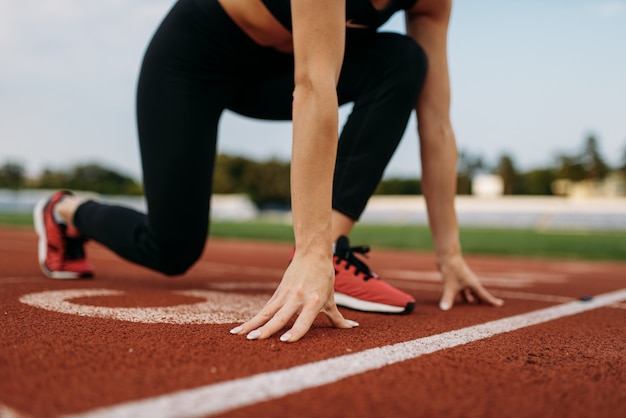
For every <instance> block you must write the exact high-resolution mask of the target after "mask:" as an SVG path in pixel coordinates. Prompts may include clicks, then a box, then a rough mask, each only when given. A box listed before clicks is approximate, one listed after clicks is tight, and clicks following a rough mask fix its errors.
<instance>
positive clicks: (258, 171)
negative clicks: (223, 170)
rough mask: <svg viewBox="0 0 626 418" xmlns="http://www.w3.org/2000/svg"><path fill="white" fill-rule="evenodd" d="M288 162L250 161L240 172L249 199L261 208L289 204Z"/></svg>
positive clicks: (281, 207) (287, 206)
mask: <svg viewBox="0 0 626 418" xmlns="http://www.w3.org/2000/svg"><path fill="white" fill-rule="evenodd" d="M289 175H290V164H289V163H284V162H281V161H278V160H275V159H273V160H270V161H267V162H264V163H257V162H250V163H249V164H248V165H247V166H246V169H245V170H244V172H243V174H242V179H241V180H242V185H243V188H244V190H245V191H246V193H247V194H248V195H249V196H250V199H251V200H252V201H253V202H254V203H255V204H256V205H257V207H259V208H261V209H263V208H279V209H287V208H289V207H290V206H291V190H290V181H289Z"/></svg>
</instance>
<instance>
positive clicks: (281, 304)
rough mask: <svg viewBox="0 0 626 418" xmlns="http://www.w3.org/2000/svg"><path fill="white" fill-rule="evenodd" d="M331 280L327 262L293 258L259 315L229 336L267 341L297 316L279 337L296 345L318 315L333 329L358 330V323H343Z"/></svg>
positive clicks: (344, 321) (331, 269)
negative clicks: (321, 315) (237, 335)
mask: <svg viewBox="0 0 626 418" xmlns="http://www.w3.org/2000/svg"><path fill="white" fill-rule="evenodd" d="M334 276H335V270H334V269H333V266H332V263H331V261H330V259H329V260H327V261H326V262H320V261H319V260H312V259H310V258H306V257H301V258H298V257H294V259H293V260H292V261H291V263H290V264H289V267H288V268H287V270H286V271H285V274H284V275H283V279H282V281H281V282H280V285H279V286H278V288H277V289H276V291H275V292H274V295H273V296H272V297H271V299H270V300H269V301H268V302H267V303H266V304H265V306H264V307H263V309H262V310H261V312H259V313H258V314H257V315H256V316H255V317H254V318H252V319H251V320H250V321H248V322H246V323H245V324H243V325H241V326H238V327H235V328H233V329H232V330H231V331H230V332H231V333H232V334H239V335H241V334H247V338H248V339H249V340H256V339H265V338H269V337H270V336H272V335H273V334H275V333H276V332H278V331H280V330H281V329H282V328H283V327H284V326H285V325H286V324H287V323H288V322H289V321H290V320H291V319H292V318H293V317H294V316H296V315H297V318H296V320H295V322H294V323H293V325H292V326H291V328H290V329H289V330H288V331H286V332H285V333H283V334H282V336H281V337H280V340H281V341H285V342H295V341H298V340H299V339H300V338H302V337H303V336H304V334H306V333H307V331H308V330H309V328H311V325H312V324H313V321H314V320H315V318H316V317H317V315H318V314H319V313H320V312H323V313H324V314H325V315H326V316H327V317H328V319H329V320H330V322H331V324H332V325H333V326H334V327H336V328H354V327H355V326H358V325H359V324H358V323H357V322H354V321H350V320H347V319H344V317H343V315H342V314H341V313H340V312H339V310H338V309H337V305H335V298H334V293H333V287H334V286H333V284H334Z"/></svg>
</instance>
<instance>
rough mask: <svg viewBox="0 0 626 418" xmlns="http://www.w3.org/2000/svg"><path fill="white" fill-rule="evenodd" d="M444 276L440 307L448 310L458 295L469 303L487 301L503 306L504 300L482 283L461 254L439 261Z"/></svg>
mask: <svg viewBox="0 0 626 418" xmlns="http://www.w3.org/2000/svg"><path fill="white" fill-rule="evenodd" d="M438 267H439V271H440V272H441V274H442V276H443V295H442V296H441V301H440V302H439V307H440V308H441V309H442V310H444V311H447V310H449V309H451V308H452V306H453V305H454V301H455V299H456V296H457V295H459V294H460V295H461V296H462V297H463V299H464V300H465V301H466V302H468V303H480V302H482V303H486V304H488V305H492V306H502V305H503V304H504V301H503V300H502V299H499V298H496V297H495V296H493V295H492V294H491V293H489V291H487V289H485V287H484V286H483V285H482V284H481V282H480V280H479V279H478V277H476V275H475V274H474V272H472V270H471V269H470V268H469V266H468V265H467V263H466V262H465V260H464V259H463V257H462V256H461V255H455V256H453V257H451V258H449V259H447V260H445V261H441V262H439V263H438Z"/></svg>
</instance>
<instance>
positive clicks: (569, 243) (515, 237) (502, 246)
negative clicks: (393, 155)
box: [0, 214, 626, 262]
mask: <svg viewBox="0 0 626 418" xmlns="http://www.w3.org/2000/svg"><path fill="white" fill-rule="evenodd" d="M3 225H10V226H23V227H32V218H31V216H30V215H11V214H0V226H3ZM210 236H211V237H220V238H231V239H247V240H260V241H279V242H293V230H292V227H291V225H290V224H288V223H277V222H267V221H253V222H224V221H213V222H211V228H210ZM350 240H351V243H352V244H353V245H369V246H370V247H372V248H373V249H376V248H386V249H402V250H417V251H432V241H431V237H430V232H429V229H428V228H427V227H426V226H416V225H406V226H403V225H370V224H357V226H356V227H355V229H354V231H353V232H352V234H351V237H350ZM461 244H462V246H463V252H464V253H465V254H486V255H502V256H519V257H531V258H550V259H580V260H612V261H622V262H626V232H611V231H538V230H522V229H489V228H461Z"/></svg>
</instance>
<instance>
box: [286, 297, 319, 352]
mask: <svg viewBox="0 0 626 418" xmlns="http://www.w3.org/2000/svg"><path fill="white" fill-rule="evenodd" d="M319 313H320V310H319V308H317V307H316V306H315V304H310V305H306V306H305V307H304V308H303V309H302V312H300V315H299V316H298V319H296V322H294V324H293V326H292V327H291V329H289V330H288V331H287V332H285V333H284V334H283V335H281V336H280V340H281V341H283V342H289V343H293V342H296V341H298V340H299V339H300V338H302V337H303V336H304V334H306V333H307V332H308V331H309V329H310V328H311V325H313V321H314V320H315V318H317V315H318V314H319Z"/></svg>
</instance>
